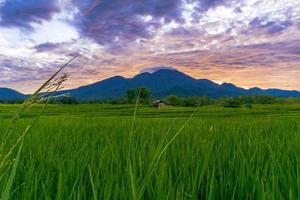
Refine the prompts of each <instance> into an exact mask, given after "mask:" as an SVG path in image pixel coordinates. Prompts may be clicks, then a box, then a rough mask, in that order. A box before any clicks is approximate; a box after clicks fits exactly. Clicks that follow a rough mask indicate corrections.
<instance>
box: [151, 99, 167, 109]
mask: <svg viewBox="0 0 300 200" xmlns="http://www.w3.org/2000/svg"><path fill="white" fill-rule="evenodd" d="M152 105H153V106H154V107H156V108H166V107H167V104H166V102H164V101H162V100H156V101H153V102H152Z"/></svg>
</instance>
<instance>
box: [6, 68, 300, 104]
mask: <svg viewBox="0 0 300 200" xmlns="http://www.w3.org/2000/svg"><path fill="white" fill-rule="evenodd" d="M141 86H143V87H147V88H149V89H150V90H151V91H152V96H153V97H155V98H163V97H166V96H168V95H178V96H209V97H212V98H219V97H235V96H241V95H252V94H268V95H274V96H278V97H300V91H296V90H281V89H266V90H264V89H260V88H258V87H255V88H250V89H244V88H241V87H237V86H235V85H233V84H231V83H223V84H217V83H215V82H213V81H210V80H208V79H195V78H193V77H191V76H188V75H186V74H184V73H182V72H180V71H177V70H174V69H160V70H157V71H155V72H153V73H149V72H145V73H141V74H138V75H136V76H134V77H133V78H124V77H122V76H114V77H111V78H108V79H105V80H102V81H99V82H96V83H93V84H90V85H86V86H82V87H79V88H75V89H70V90H64V91H60V92H58V94H63V93H65V94H69V95H71V96H73V97H75V98H76V99H78V100H82V101H86V100H100V99H112V98H120V97H123V96H124V94H125V93H126V90H127V89H130V88H138V87H141ZM16 98H17V99H22V98H25V95H23V94H21V93H18V92H16V91H14V90H11V89H4V88H0V99H1V100H8V99H16Z"/></svg>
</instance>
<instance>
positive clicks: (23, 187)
mask: <svg viewBox="0 0 300 200" xmlns="http://www.w3.org/2000/svg"><path fill="white" fill-rule="evenodd" d="M17 108H18V105H0V134H1V136H2V135H3V134H2V133H4V132H5V130H6V128H7V126H8V124H9V121H10V120H11V118H12V116H13V115H14V113H15V112H16V111H17ZM41 109H42V106H34V107H33V108H32V109H31V110H30V111H29V112H28V113H26V114H24V115H23V116H22V117H21V119H20V120H19V121H18V123H17V124H15V127H16V128H15V129H16V130H15V131H14V137H15V138H17V135H18V131H21V130H23V129H24V127H26V124H28V123H31V121H32V120H34V118H35V116H36V115H37V114H38V113H39V112H40V111H41ZM134 112H135V106H134V105H104V104H103V105H102V104H90V105H88V104H87V105H84V104H83V105H49V106H48V107H47V108H46V110H45V112H44V113H43V114H42V116H41V117H40V119H39V120H38V121H37V123H36V124H35V125H34V127H33V128H32V130H31V131H30V132H29V133H28V135H26V138H25V140H24V144H23V145H24V146H23V149H22V152H21V157H20V161H19V165H18V166H17V169H16V170H17V171H16V175H15V178H14V181H13V186H12V190H11V194H10V199H33V200H34V199H38V200H41V199H46V200H47V199H56V200H60V199H61V200H64V199H78V200H79V199H133V200H135V199H151V200H152V199H154V200H160V199H162V200H165V199H170V200H174V199H243V200H244V199H300V105H254V106H253V109H245V108H236V109H234V108H223V107H219V106H204V107H199V108H195V107H168V108H165V109H157V108H153V107H149V106H140V107H138V109H137V110H136V115H135V114H134ZM14 137H12V139H11V140H10V141H8V143H11V144H13V142H14V139H13V138H14ZM8 177H9V173H6V174H4V175H3V177H2V181H1V182H0V191H3V190H4V188H5V184H4V183H5V180H8Z"/></svg>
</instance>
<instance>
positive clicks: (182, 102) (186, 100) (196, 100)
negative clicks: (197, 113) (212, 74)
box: [165, 95, 213, 106]
mask: <svg viewBox="0 0 300 200" xmlns="http://www.w3.org/2000/svg"><path fill="white" fill-rule="evenodd" d="M165 101H166V103H167V104H169V105H172V106H205V105H211V104H213V99H211V98H209V97H206V96H203V97H201V96H200V97H197V96H193V97H178V96H175V95H170V96H168V97H166V98H165Z"/></svg>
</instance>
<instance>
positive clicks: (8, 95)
mask: <svg viewBox="0 0 300 200" xmlns="http://www.w3.org/2000/svg"><path fill="white" fill-rule="evenodd" d="M25 98H26V96H25V95H24V94H22V93H20V92H17V91H15V90H12V89H9V88H0V100H4V101H7V100H23V99H25Z"/></svg>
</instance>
